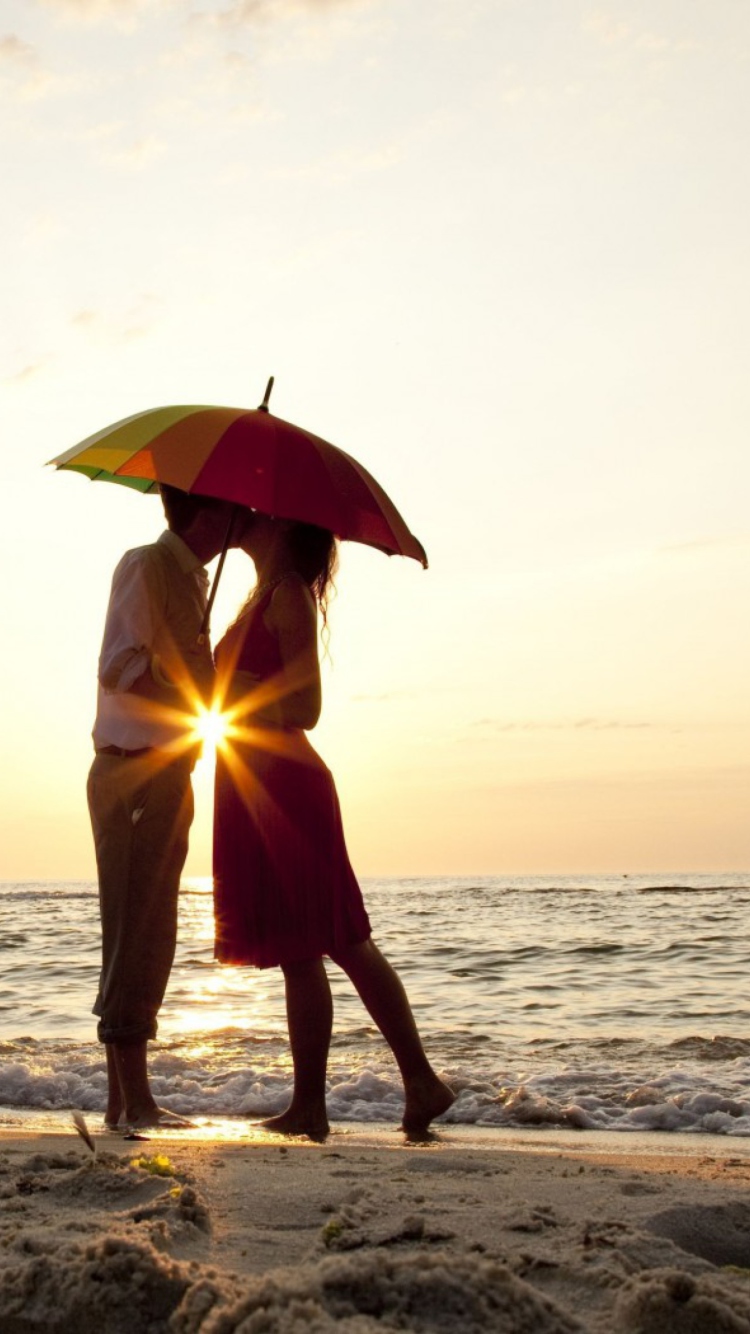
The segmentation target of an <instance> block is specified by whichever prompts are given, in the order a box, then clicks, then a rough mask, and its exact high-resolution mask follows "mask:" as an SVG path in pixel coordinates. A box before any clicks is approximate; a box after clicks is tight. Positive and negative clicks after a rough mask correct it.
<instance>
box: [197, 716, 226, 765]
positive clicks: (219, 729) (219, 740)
mask: <svg viewBox="0 0 750 1334" xmlns="http://www.w3.org/2000/svg"><path fill="white" fill-rule="evenodd" d="M228 723H229V719H228V718H227V715H226V714H225V713H223V712H222V711H221V709H219V708H217V707H216V706H215V705H213V706H212V707H211V708H206V707H205V705H201V706H200V707H199V708H198V709H197V710H196V713H195V716H194V718H193V732H194V734H195V737H196V739H197V740H198V741H200V743H201V745H202V746H203V750H204V753H205V752H206V751H209V752H210V751H217V750H221V749H222V747H223V746H224V744H225V741H226V737H227V727H228Z"/></svg>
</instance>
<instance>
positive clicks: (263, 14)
mask: <svg viewBox="0 0 750 1334" xmlns="http://www.w3.org/2000/svg"><path fill="white" fill-rule="evenodd" d="M367 3H369V0H236V3H235V4H230V5H228V6H227V8H226V9H222V10H220V11H219V13H216V14H207V13H205V12H199V13H198V14H197V15H196V17H197V18H198V19H199V20H202V21H204V22H207V23H210V24H213V25H215V26H216V27H219V28H244V27H247V26H248V25H249V24H253V23H258V22H265V21H266V20H267V19H270V18H272V17H278V16H279V15H284V14H287V15H294V14H302V15H316V14H327V13H332V12H333V11H334V10H336V9H352V8H355V7H358V6H361V5H362V4H367Z"/></svg>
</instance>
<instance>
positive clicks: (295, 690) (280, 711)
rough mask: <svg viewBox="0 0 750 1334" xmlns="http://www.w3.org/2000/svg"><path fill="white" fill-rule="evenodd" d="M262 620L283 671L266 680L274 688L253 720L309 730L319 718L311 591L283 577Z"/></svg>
mask: <svg viewBox="0 0 750 1334" xmlns="http://www.w3.org/2000/svg"><path fill="white" fill-rule="evenodd" d="M264 623H265V625H266V628H267V629H268V630H269V631H270V632H271V634H273V635H275V637H276V639H277V641H278V645H279V654H280V657H281V662H282V671H281V674H280V677H279V678H275V679H274V681H273V682H266V683H265V685H266V687H271V686H272V687H273V698H272V699H269V701H268V703H264V705H263V707H262V708H261V709H260V710H259V711H258V712H257V713H256V714H255V715H254V716H255V719H256V720H257V721H259V722H270V723H275V724H276V725H277V726H282V727H301V728H303V729H304V730H305V731H309V730H310V729H311V728H313V727H315V724H316V723H317V721H318V719H319V718H320V710H321V704H322V691H321V683H320V663H319V661H318V612H317V608H316V606H315V600H314V598H313V596H312V593H311V592H310V590H309V589H308V588H307V587H306V586H305V585H304V584H303V583H302V581H301V580H298V579H286V580H284V582H283V583H282V584H279V586H278V588H276V589H275V590H274V593H273V596H272V597H271V601H270V603H269V605H268V610H267V612H266V614H265V617H264Z"/></svg>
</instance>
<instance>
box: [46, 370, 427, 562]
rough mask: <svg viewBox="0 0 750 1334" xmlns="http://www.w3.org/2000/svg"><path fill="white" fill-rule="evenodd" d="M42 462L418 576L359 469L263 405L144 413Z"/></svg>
mask: <svg viewBox="0 0 750 1334" xmlns="http://www.w3.org/2000/svg"><path fill="white" fill-rule="evenodd" d="M267 394H268V391H267ZM50 462H51V464H52V466H54V467H56V468H63V469H72V470H73V471H74V472H81V473H84V474H85V475H86V476H87V477H90V478H92V479H94V480H101V481H108V482H120V483H122V484H123V485H125V486H132V487H135V488H136V489H137V490H139V491H155V490H157V488H158V485H159V483H160V482H164V483H167V484H168V485H170V486H176V487H179V489H180V490H182V491H190V492H193V493H195V494H196V495H201V496H215V497H217V498H218V499H220V500H228V501H234V502H236V503H237V504H240V505H246V506H248V507H249V508H250V509H254V510H260V511H261V512H262V513H263V514H270V515H275V516H277V517H278V518H282V519H297V520H300V521H302V522H305V523H314V524H317V525H318V526H319V527H321V528H328V529H330V531H331V532H333V533H335V534H336V536H337V537H340V538H345V539H347V540H349V541H351V542H363V543H364V544H365V545H367V546H371V547H376V548H378V549H379V550H380V551H385V552H387V553H388V554H389V555H401V556H411V557H413V559H414V560H418V561H420V562H421V564H422V565H424V566H425V568H426V567H427V556H426V554H425V550H424V547H423V546H422V544H421V542H419V541H418V539H417V538H416V537H414V535H413V534H412V533H411V532H410V531H409V529H408V528H407V526H406V523H405V522H404V520H403V519H402V517H401V515H400V514H399V512H398V510H397V509H396V507H395V505H394V504H393V502H392V501H391V500H390V499H389V497H388V496H387V495H386V493H385V491H384V490H383V489H382V487H381V486H380V485H379V484H378V483H377V482H376V481H375V478H374V477H372V476H371V475H370V473H368V472H367V469H366V468H363V467H362V464H361V463H358V462H357V461H356V459H353V458H352V457H351V455H349V454H345V453H344V451H343V450H341V449H337V448H336V446H335V445H330V444H328V442H327V441H326V440H321V439H320V437H319V436H316V435H313V434H312V433H311V432H310V431H306V430H303V429H302V428H301V427H299V426H293V425H292V424H291V422H286V421H282V420H281V418H280V417H274V416H272V415H271V413H270V412H268V410H267V408H266V407H265V405H264V406H262V407H260V408H256V409H245V408H226V407H206V406H176V407H164V408H151V409H149V410H148V411H146V412H138V413H136V414H135V416H133V417H126V418H124V420H123V421H119V422H115V423H114V424H113V425H112V426H107V427H105V428H104V430H102V431H97V432H96V434H95V435H91V436H89V437H88V439H86V440H83V441H82V442H81V443H80V444H79V445H76V446H74V447H73V449H69V450H68V451H67V452H66V453H64V454H60V455H59V456H58V457H57V458H54V459H51V460H50Z"/></svg>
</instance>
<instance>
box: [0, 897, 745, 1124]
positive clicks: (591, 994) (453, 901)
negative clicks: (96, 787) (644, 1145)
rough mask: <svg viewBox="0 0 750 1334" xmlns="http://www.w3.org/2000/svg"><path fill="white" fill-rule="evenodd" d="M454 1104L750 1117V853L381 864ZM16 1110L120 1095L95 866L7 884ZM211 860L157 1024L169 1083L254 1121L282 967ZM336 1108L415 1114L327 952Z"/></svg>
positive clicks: (6, 1023)
mask: <svg viewBox="0 0 750 1334" xmlns="http://www.w3.org/2000/svg"><path fill="white" fill-rule="evenodd" d="M362 884H363V890H364V894H365V901H366V903H367V905H368V909H369V912H370V916H371V919H372V922H373V936H374V939H375V940H376V941H377V943H378V944H379V945H380V947H381V949H382V950H383V952H384V953H385V954H386V955H387V956H388V958H389V959H390V960H391V962H392V963H393V964H394V965H395V967H396V968H397V970H398V971H399V973H400V975H401V978H402V980H403V982H404V984H405V986H406V989H407V991H408V993H409V997H410V1000H411V1002H412V1006H413V1008H414V1011H415V1014H416V1017H417V1021H418V1024H419V1027H420V1030H421V1032H422V1035H423V1039H424V1043H425V1047H426V1048H427V1051H428V1053H429V1055H430V1058H431V1060H432V1062H433V1064H434V1065H435V1066H436V1067H437V1068H438V1069H439V1071H440V1072H441V1073H442V1074H443V1076H444V1077H445V1078H446V1079H447V1080H448V1081H449V1082H450V1083H451V1084H452V1085H453V1087H454V1088H455V1089H456V1090H457V1091H458V1095H459V1096H458V1098H457V1101H456V1103H455V1106H454V1107H453V1108H452V1109H451V1112H450V1113H449V1114H448V1116H447V1118H446V1121H447V1123H448V1124H451V1123H452V1124H454V1125H459V1126H473V1127H476V1128H481V1127H519V1126H523V1127H532V1126H539V1127H544V1126H555V1127H559V1128H566V1129H576V1128H577V1129H584V1130H587V1131H597V1130H603V1131H610V1132H611V1131H623V1132H628V1131H638V1132H640V1133H641V1134H642V1133H643V1132H646V1131H676V1132H689V1133H694V1134H701V1133H704V1134H712V1135H717V1134H718V1135H726V1136H747V1135H750V990H749V989H748V977H749V976H750V945H749V944H748V930H747V924H748V915H749V913H750V874H748V875H716V876H710V875H693V874H687V873H679V874H677V873H675V874H674V875H670V876H649V875H631V876H614V875H604V876H559V877H551V876H524V877H504V876H479V877H455V876H444V877H437V878H414V879H365V880H363V882H362ZM0 888H1V890H2V892H1V893H0V951H1V952H2V961H3V969H2V979H1V981H0V1126H2V1127H13V1126H21V1125H28V1124H36V1125H47V1126H49V1125H54V1124H56V1123H57V1122H58V1121H59V1119H60V1118H61V1117H63V1116H65V1117H66V1118H67V1120H68V1121H69V1117H70V1110H71V1109H79V1110H82V1111H83V1112H85V1113H87V1114H90V1117H91V1124H92V1125H93V1126H94V1127H95V1126H96V1124H97V1113H100V1112H101V1111H102V1110H103V1107H104V1098H105V1086H106V1078H105V1070H104V1061H103V1049H102V1048H101V1047H100V1046H99V1045H98V1043H97V1042H96V1040H95V1020H94V1019H93V1017H92V1016H91V1013H90V1010H91V1004H92V1002H93V998H94V994H95V991H96V983H97V974H98V963H99V959H98V950H99V938H98V915H97V895H96V886H95V884H93V883H59V884H56V883H34V882H28V883H21V882H6V883H4V884H2V886H0ZM210 889H211V886H210V881H208V880H199V879H191V880H186V881H185V882H184V883H183V890H182V895H181V920H180V939H179V946H178V953H177V959H176V962H175V966H174V969H173V973H172V977H171V981H170V986H169V990H168V993H167V998H166V1001H165V1004H164V1007H163V1010H162V1014H161V1018H160V1029H159V1040H158V1041H157V1042H156V1043H154V1044H153V1046H152V1050H151V1060H150V1068H151V1071H152V1084H153V1087H154V1091H155V1094H156V1096H157V1099H158V1100H159V1102H160V1103H161V1104H162V1105H164V1106H167V1107H169V1108H171V1109H172V1110H173V1111H176V1112H180V1113H183V1114H185V1115H188V1116H190V1117H192V1118H195V1119H197V1121H198V1123H199V1124H200V1125H201V1126H204V1127H206V1128H208V1129H209V1130H210V1128H211V1126H218V1125H219V1124H221V1125H222V1126H223V1127H224V1129H225V1130H226V1127H227V1126H229V1127H230V1131H231V1127H235V1129H236V1131H237V1133H240V1132H241V1130H242V1128H243V1127H244V1126H246V1124H247V1122H248V1121H251V1120H254V1119H257V1118H260V1117H263V1116H268V1115H271V1114H273V1113H275V1112H277V1111H279V1110H281V1109H282V1108H283V1107H284V1106H285V1105H286V1103H287V1101H288V1098H289V1094H290V1088H291V1068H290V1062H289V1053H288V1047H287V1042H286V1025H285V1014H284V994H283V981H282V977H281V974H280V972H279V971H278V970H276V969H273V970H270V971H264V972H258V971H255V970H252V969H248V968H228V967H221V966H219V965H218V964H216V963H214V961H213V959H212V914H211V893H210ZM330 971H331V980H332V987H333V994H334V1006H335V1018H334V1038H333V1044H332V1048H331V1057H330V1063H329V1092H328V1106H329V1116H330V1118H331V1120H332V1121H333V1122H334V1123H347V1122H349V1123H351V1122H355V1123H359V1124H361V1123H367V1124H370V1125H373V1126H375V1125H376V1124H378V1123H394V1122H396V1123H397V1122H398V1121H399V1119H400V1116H401V1106H402V1103H401V1093H400V1083H399V1079H398V1075H397V1071H396V1068H395V1065H394V1063H393V1060H392V1058H391V1056H390V1052H389V1051H388V1049H387V1048H386V1046H385V1044H384V1043H383V1041H382V1040H381V1038H380V1036H379V1034H378V1033H377V1030H375V1029H374V1027H373V1025H372V1023H371V1022H370V1020H369V1017H368V1016H367V1014H366V1012H365V1011H364V1010H363V1008H362V1006H361V1003H360V1002H359V1000H358V998H357V996H356V995H355V993H354V992H353V990H352V988H351V986H350V984H349V983H348V981H347V979H346V978H344V977H343V976H342V975H341V974H340V973H339V972H338V971H337V970H336V969H335V968H334V967H331V970H330Z"/></svg>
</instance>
